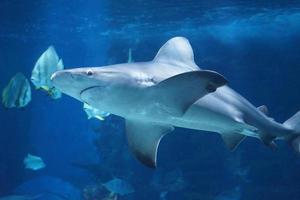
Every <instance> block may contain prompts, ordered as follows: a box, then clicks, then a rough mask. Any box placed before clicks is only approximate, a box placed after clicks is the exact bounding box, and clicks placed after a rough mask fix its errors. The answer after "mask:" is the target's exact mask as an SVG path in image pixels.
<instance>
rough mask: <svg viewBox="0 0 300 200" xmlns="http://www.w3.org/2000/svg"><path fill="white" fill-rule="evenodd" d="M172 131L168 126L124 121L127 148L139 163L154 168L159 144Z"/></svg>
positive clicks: (171, 127)
mask: <svg viewBox="0 0 300 200" xmlns="http://www.w3.org/2000/svg"><path fill="white" fill-rule="evenodd" d="M173 129H174V128H173V126H168V125H161V124H156V123H149V122H143V121H135V120H126V133H127V139H128V146H129V148H130V150H131V151H132V153H133V154H134V155H135V156H136V158H137V159H138V160H139V161H141V162H142V163H143V164H145V165H147V166H148V167H151V168H155V167H156V162H157V149H158V145H159V142H160V140H161V138H162V137H163V136H164V135H165V134H167V133H169V132H171V131H172V130H173Z"/></svg>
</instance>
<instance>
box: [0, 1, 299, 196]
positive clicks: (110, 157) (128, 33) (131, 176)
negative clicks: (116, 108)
mask: <svg viewBox="0 0 300 200" xmlns="http://www.w3.org/2000/svg"><path fill="white" fill-rule="evenodd" d="M174 36H184V37H186V38H188V39H189V41H190V43H191V45H192V47H193V49H194V54H195V60H196V63H197V64H198V65H199V66H200V67H201V68H203V69H210V70H215V71H217V72H219V73H221V74H223V75H224V76H225V77H226V78H227V79H228V80H229V86H230V87H232V88H233V89H235V90H236V91H238V92H239V93H240V94H242V95H243V96H244V97H246V98H247V99H248V100H249V101H250V102H252V103H253V104H254V105H256V106H260V105H263V104H265V105H267V106H268V108H269V111H270V116H271V117H273V118H275V119H276V120H278V121H279V122H283V121H285V120H286V119H288V118H289V117H290V116H292V115H293V114H294V113H296V112H297V111H298V110H300V78H299V75H300V53H299V52H300V2H299V1H283V0H276V1H216V0H211V1H196V0H185V1H179V0H173V1H159V0H151V1H146V0H126V1H125V0H92V1H84V0H76V1H67V0H66V1H58V0H49V1H42V0H41V1H21V0H1V2H0V77H1V78H0V89H1V91H2V89H3V88H4V87H5V86H6V85H7V83H8V82H9V80H10V79H11V77H12V76H13V75H15V74H16V73H17V72H22V73H23V74H25V76H26V77H28V78H29V77H30V75H31V72H32V69H33V66H34V64H35V62H36V60H37V59H38V57H39V56H40V55H41V54H42V53H43V52H44V51H45V50H46V49H47V48H48V46H50V45H53V46H54V47H55V49H56V51H57V53H58V54H59V56H60V57H61V58H62V59H63V61H64V64H65V68H74V67H80V66H103V65H108V64H115V63H124V62H127V60H128V52H129V51H131V52H132V59H133V60H134V61H148V60H151V59H153V58H154V56H155V54H156V52H157V51H158V49H159V48H160V47H161V46H162V45H163V44H164V43H165V42H166V41H167V40H168V39H170V38H171V37H174ZM32 88H34V87H32ZM277 143H278V146H279V147H278V149H277V150H275V151H272V150H270V149H268V148H267V147H265V146H264V145H262V144H261V142H260V141H259V140H256V139H252V138H247V139H246V140H245V141H244V142H243V143H242V144H241V145H240V146H239V148H238V149H237V150H236V151H235V152H229V151H228V150H227V149H226V147H225V145H224V144H223V141H222V139H221V137H220V136H219V135H218V134H214V133H205V132H199V131H193V130H188V129H181V128H177V129H176V130H175V131H174V132H173V133H172V134H168V135H167V136H166V137H164V139H163V140H162V142H161V145H160V147H159V153H158V168H157V169H155V170H153V169H149V168H147V167H145V166H143V165H142V164H140V163H139V162H138V161H137V160H136V159H135V158H134V157H133V155H132V154H131V153H130V152H129V150H128V148H127V141H126V137H125V132H124V120H123V119H121V118H119V117H117V116H109V117H107V118H106V119H105V120H104V121H99V120H97V119H90V120H88V119H87V116H86V114H85V113H84V111H83V108H82V103H80V102H78V101H76V100H74V99H72V98H70V97H68V96H66V95H63V97H62V98H61V99H58V100H52V99H51V98H49V97H48V95H47V94H46V93H45V92H41V91H38V90H35V89H33V90H32V101H31V102H30V103H29V105H28V106H26V107H25V108H22V109H16V108H14V109H7V108H5V107H3V106H0V196H7V195H12V194H19V195H26V196H27V197H29V196H30V197H32V198H34V199H44V200H45V199H52V200H56V199H57V200H61V199H70V200H76V199H93V200H95V199H100V200H102V199H105V197H106V196H107V195H108V194H109V192H108V191H107V190H105V189H103V188H102V185H103V183H106V182H107V181H110V180H112V179H114V178H116V177H117V178H120V179H122V180H124V181H126V182H127V183H128V184H130V185H131V186H132V187H133V188H134V192H132V193H130V194H128V195H124V196H119V197H118V199H124V200H127V199H128V200H135V199H139V200H148V199H149V200H150V199H151V200H156V199H158V200H159V199H162V200H164V199H168V200H253V199H256V200H266V199H273V200H277V199H280V200H281V199H289V200H299V199H300V170H299V168H300V157H299V156H298V155H296V153H294V152H293V150H292V149H291V148H290V147H289V146H288V145H287V144H286V143H285V142H281V141H279V142H277ZM28 153H30V154H33V155H37V156H39V157H41V158H42V159H43V160H44V162H45V164H46V167H45V168H43V169H41V170H38V171H32V170H28V169H25V168H24V164H23V160H24V157H26V155H27V154H28ZM40 194H45V196H36V195H40ZM0 199H1V198H0Z"/></svg>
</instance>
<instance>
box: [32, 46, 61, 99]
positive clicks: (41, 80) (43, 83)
mask: <svg viewBox="0 0 300 200" xmlns="http://www.w3.org/2000/svg"><path fill="white" fill-rule="evenodd" d="M62 69H64V64H63V61H62V59H60V58H59V57H58V55H57V53H56V51H55V49H54V47H53V46H50V47H49V48H48V49H47V50H46V51H45V52H44V53H43V54H42V55H41V56H40V58H39V59H38V60H37V62H36V64H35V66H34V68H33V70H32V74H31V82H32V83H33V84H34V86H35V87H36V89H41V90H44V91H46V92H47V93H48V95H49V96H50V97H51V98H53V99H59V98H60V97H61V92H60V91H59V90H58V89H57V88H55V87H54V86H53V84H52V82H51V80H50V78H51V75H52V74H53V73H54V72H56V71H58V70H62Z"/></svg>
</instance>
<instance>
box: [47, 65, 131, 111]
mask: <svg viewBox="0 0 300 200" xmlns="http://www.w3.org/2000/svg"><path fill="white" fill-rule="evenodd" d="M51 80H52V82H53V84H54V86H55V87H56V88H58V89H59V90H60V91H61V92H63V93H65V94H67V95H69V96H71V97H73V98H75V99H77V100H79V101H82V102H84V103H87V104H89V105H91V106H93V107H97V108H100V109H101V108H102V109H105V107H106V106H105V105H106V103H109V104H110V105H114V102H115V101H117V100H118V99H119V98H118V97H120V96H119V95H120V92H122V91H123V90H124V89H125V88H129V87H130V86H131V85H132V84H131V83H132V82H133V78H132V76H131V75H130V74H129V73H126V72H124V71H123V70H120V69H118V68H110V67H93V68H76V69H69V70H61V71H57V72H55V73H54V74H53V75H52V77H51ZM114 94H115V95H114Z"/></svg>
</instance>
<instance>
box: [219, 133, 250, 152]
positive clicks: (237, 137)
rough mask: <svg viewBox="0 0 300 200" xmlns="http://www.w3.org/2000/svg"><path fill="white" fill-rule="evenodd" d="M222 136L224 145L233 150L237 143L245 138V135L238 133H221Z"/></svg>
mask: <svg viewBox="0 0 300 200" xmlns="http://www.w3.org/2000/svg"><path fill="white" fill-rule="evenodd" d="M221 135H222V138H223V140H224V143H225V145H226V147H227V148H228V149H229V150H230V151H234V150H235V149H236V148H237V147H238V145H239V144H240V143H241V142H242V141H243V140H244V139H245V137H246V136H245V135H242V134H239V133H234V132H233V133H222V134H221Z"/></svg>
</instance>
